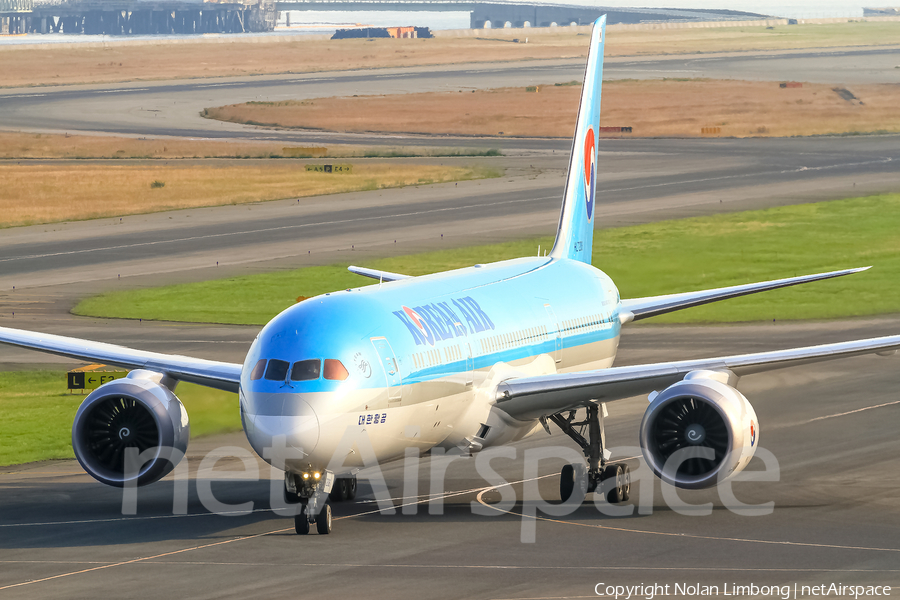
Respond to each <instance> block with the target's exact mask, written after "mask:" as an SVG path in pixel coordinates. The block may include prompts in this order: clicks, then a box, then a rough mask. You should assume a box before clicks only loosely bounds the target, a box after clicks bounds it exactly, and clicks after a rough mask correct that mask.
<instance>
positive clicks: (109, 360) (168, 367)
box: [0, 327, 241, 392]
mask: <svg viewBox="0 0 900 600" xmlns="http://www.w3.org/2000/svg"><path fill="white" fill-rule="evenodd" d="M0 343H4V344H10V345H12V346H19V347H20V348H29V349H31V350H38V351H40V352H47V353H50V354H58V355H60V356H68V357H69V358H76V359H79V360H89V361H96V362H100V363H103V364H105V365H112V366H116V367H124V368H126V369H148V370H150V371H156V372H159V373H165V374H166V375H169V376H170V377H172V378H174V379H177V380H179V381H189V382H191V383H198V384H200V385H205V386H207V387H212V388H216V389H220V390H226V391H229V392H237V391H238V386H239V385H240V381H241V365H239V364H236V363H226V362H216V361H212V360H203V359H200V358H190V357H187V356H179V355H177V354H161V353H158V352H146V351H144V350H134V349H131V348H125V347H124V346H116V345H114V344H105V343H103V342H92V341H90V340H80V339H77V338H70V337H64V336H61V335H52V334H49V333H37V332H34V331H24V330H22V329H10V328H8V327H0Z"/></svg>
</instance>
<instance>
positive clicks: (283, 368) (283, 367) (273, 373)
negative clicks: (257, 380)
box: [266, 359, 291, 381]
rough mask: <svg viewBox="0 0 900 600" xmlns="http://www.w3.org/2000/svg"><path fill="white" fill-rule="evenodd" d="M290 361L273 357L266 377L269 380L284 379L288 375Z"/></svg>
mask: <svg viewBox="0 0 900 600" xmlns="http://www.w3.org/2000/svg"><path fill="white" fill-rule="evenodd" d="M289 366H291V364H290V363H289V362H286V361H283V360H275V359H272V360H270V361H269V368H267V369H266V379H268V380H269V381H284V379H285V377H287V372H288V367H289Z"/></svg>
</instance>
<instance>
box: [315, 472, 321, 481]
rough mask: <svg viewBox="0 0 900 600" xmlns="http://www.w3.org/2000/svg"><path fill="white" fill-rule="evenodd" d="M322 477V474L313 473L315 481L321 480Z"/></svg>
mask: <svg viewBox="0 0 900 600" xmlns="http://www.w3.org/2000/svg"><path fill="white" fill-rule="evenodd" d="M321 476H322V474H321V473H319V472H318V471H316V472H315V473H313V477H314V478H315V479H318V478H320V477H321Z"/></svg>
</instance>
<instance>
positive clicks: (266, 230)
mask: <svg viewBox="0 0 900 600" xmlns="http://www.w3.org/2000/svg"><path fill="white" fill-rule="evenodd" d="M551 199H556V196H547V197H544V198H524V199H518V200H504V201H502V202H491V203H488V204H468V205H465V206H447V207H444V208H433V209H429V210H419V211H413V212H406V213H395V214H391V215H383V216H377V217H360V218H358V219H337V220H334V221H320V222H317V223H300V224H297V225H281V226H279V227H266V228H263V229H251V230H245V231H233V232H230V233H210V234H208V235H197V236H191V237H184V238H177V239H172V240H157V241H153V242H139V243H137V244H122V245H120V246H105V247H102V248H85V249H83V250H68V251H66V252H50V253H47V254H28V255H25V256H13V257H10V258H0V262H11V261H14V260H28V259H34V258H51V257H54V256H69V255H72V254H86V253H90V252H105V251H109V250H124V249H127V248H140V247H142V246H158V245H162V244H174V243H178V242H191V241H196V240H206V239H213V238H220V237H231V236H237V235H252V234H255V233H270V232H272V231H283V230H287V229H304V228H309V227H319V226H322V225H339V224H341V223H357V222H364V221H380V220H384V219H396V218H399V217H414V216H417V215H427V214H432V213H441V212H451V211H457V210H466V209H470V208H479V207H489V206H503V205H506V204H521V203H524V202H540V201H543V200H551Z"/></svg>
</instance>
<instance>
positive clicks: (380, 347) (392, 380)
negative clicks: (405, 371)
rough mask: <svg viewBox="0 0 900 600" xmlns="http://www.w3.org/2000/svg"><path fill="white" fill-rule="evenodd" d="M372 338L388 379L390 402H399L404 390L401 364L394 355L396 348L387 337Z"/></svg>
mask: <svg viewBox="0 0 900 600" xmlns="http://www.w3.org/2000/svg"><path fill="white" fill-rule="evenodd" d="M371 340H372V345H373V346H374V347H375V351H376V352H377V353H378V358H379V361H378V362H379V363H381V368H382V370H383V371H384V377H385V379H386V380H387V387H388V403H389V404H399V403H400V399H401V395H402V392H403V387H402V384H403V380H402V379H401V377H400V365H399V363H398V362H397V358H396V357H395V356H394V350H393V348H391V344H390V342H388V341H387V338H383V337H374V338H371Z"/></svg>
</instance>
